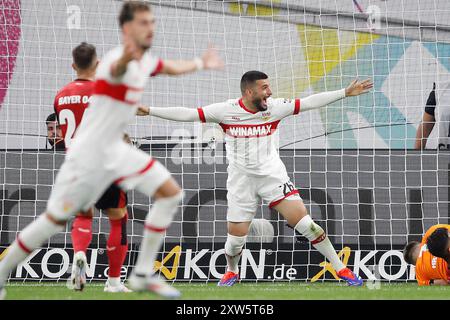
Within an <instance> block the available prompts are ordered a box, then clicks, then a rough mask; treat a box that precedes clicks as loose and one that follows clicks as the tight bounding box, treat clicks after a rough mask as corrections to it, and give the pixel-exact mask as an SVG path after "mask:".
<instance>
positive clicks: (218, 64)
mask: <svg viewBox="0 0 450 320" xmlns="http://www.w3.org/2000/svg"><path fill="white" fill-rule="evenodd" d="M202 60H203V67H204V68H205V69H216V70H221V69H223V66H224V62H223V60H222V58H221V57H220V56H219V53H218V52H217V49H216V48H214V47H213V46H211V45H210V46H209V47H208V49H207V50H206V51H205V52H204V53H203V55H202Z"/></svg>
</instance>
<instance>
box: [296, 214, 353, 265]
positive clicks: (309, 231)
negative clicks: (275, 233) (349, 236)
mask: <svg viewBox="0 0 450 320" xmlns="http://www.w3.org/2000/svg"><path fill="white" fill-rule="evenodd" d="M295 230H297V231H298V232H300V233H301V234H302V235H303V236H304V237H305V238H306V239H308V240H309V241H311V244H312V245H313V247H314V248H316V249H317V251H319V252H320V253H321V254H323V255H324V256H325V257H326V258H327V259H328V260H329V261H330V262H331V265H332V266H333V268H334V270H336V271H339V270H341V269H343V268H345V265H344V264H343V263H342V261H341V260H340V259H339V257H338V255H337V254H336V250H334V248H333V245H332V244H331V241H330V239H328V237H327V235H326V233H325V231H324V230H323V229H322V228H321V227H320V226H319V225H318V224H316V223H315V222H314V221H313V220H312V219H311V217H310V216H309V215H306V216H304V217H303V218H302V219H300V221H299V222H298V223H297V225H296V226H295Z"/></svg>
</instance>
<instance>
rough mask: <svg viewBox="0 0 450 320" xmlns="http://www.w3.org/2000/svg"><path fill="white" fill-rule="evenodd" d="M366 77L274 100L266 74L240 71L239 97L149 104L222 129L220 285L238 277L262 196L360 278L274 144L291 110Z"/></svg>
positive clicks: (361, 84)
mask: <svg viewBox="0 0 450 320" xmlns="http://www.w3.org/2000/svg"><path fill="white" fill-rule="evenodd" d="M372 86H373V83H372V82H371V81H370V80H365V81H357V80H355V81H353V82H352V83H351V84H350V85H349V86H348V87H347V88H345V89H341V90H337V91H330V92H324V93H319V94H315V95H311V96H309V97H307V98H304V99H294V100H288V99H273V98H271V95H272V91H271V89H270V84H269V80H268V76H267V75H266V74H264V73H263V72H259V71H249V72H247V73H245V74H244V75H243V76H242V79H241V92H242V97H241V98H239V99H231V100H228V101H226V102H222V103H216V104H212V105H209V106H206V107H203V108H198V109H197V110H196V109H190V108H181V107H174V108H153V107H152V108H150V109H149V113H150V115H152V116H156V117H160V118H163V119H168V120H175V121H201V122H215V123H218V124H219V125H220V126H221V127H222V129H223V131H224V132H225V142H226V152H227V159H228V161H229V168H228V180H227V189H228V194H227V199H228V212H227V222H228V237H227V241H226V243H225V254H226V257H227V272H226V273H225V275H224V276H223V278H222V279H221V280H220V282H219V285H220V286H232V285H233V284H235V283H236V281H237V280H238V279H239V271H238V262H239V259H240V255H241V253H242V248H243V247H244V244H245V242H246V237H247V234H248V229H249V226H250V222H251V220H252V219H253V217H254V215H255V213H256V209H257V206H258V205H259V202H260V199H261V198H262V199H263V200H264V201H266V202H267V203H268V204H269V207H271V208H274V209H275V210H277V211H278V212H280V213H281V215H283V217H284V218H286V220H287V222H288V223H289V225H291V226H293V227H294V228H295V230H297V231H298V232H299V233H301V234H302V235H303V236H305V237H306V238H307V239H308V240H309V241H311V244H312V245H313V246H314V247H315V248H316V249H317V250H318V251H319V252H320V253H322V254H323V255H324V256H325V257H326V258H327V259H328V260H329V261H330V262H331V264H332V265H333V268H334V269H335V270H336V271H337V274H338V276H339V277H340V278H341V279H343V280H345V281H347V283H348V284H349V285H353V286H360V285H362V280H361V278H360V277H358V276H356V275H355V274H354V273H353V272H352V271H351V270H350V269H348V268H346V266H345V265H344V264H343V263H342V261H341V260H340V259H339V257H338V256H337V254H336V251H335V250H334V248H333V245H332V243H331V242H330V240H329V239H328V237H327V235H326V234H325V231H324V230H323V229H322V228H321V227H320V226H319V225H318V224H316V223H315V222H314V221H313V220H312V219H311V217H310V216H309V215H308V214H307V210H306V207H305V205H304V204H303V201H302V199H301V198H300V196H299V192H298V190H297V189H296V188H295V186H294V185H293V184H292V182H291V181H290V179H289V176H288V174H287V172H286V167H285V166H284V164H283V162H282V161H281V159H280V157H279V155H278V150H277V147H276V139H275V138H274V133H275V132H276V130H277V127H278V125H279V122H280V121H281V120H282V119H283V118H285V117H287V116H290V115H296V114H299V113H300V111H302V112H304V111H308V110H312V109H315V108H320V107H323V106H326V105H327V104H330V103H332V102H335V101H337V100H339V99H342V98H344V97H348V96H357V95H360V94H363V93H366V92H368V91H369V90H370V89H371V88H372Z"/></svg>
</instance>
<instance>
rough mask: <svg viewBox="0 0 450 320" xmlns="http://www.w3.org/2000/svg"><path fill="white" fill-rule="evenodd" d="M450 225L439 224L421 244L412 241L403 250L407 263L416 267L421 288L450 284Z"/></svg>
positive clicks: (425, 236) (429, 230)
mask: <svg viewBox="0 0 450 320" xmlns="http://www.w3.org/2000/svg"><path fill="white" fill-rule="evenodd" d="M449 232H450V225H448V224H437V225H434V226H432V227H431V228H430V229H428V230H427V232H426V233H425V235H424V236H423V238H422V241H421V242H417V241H411V242H409V243H408V244H407V245H406V247H405V249H404V250H403V257H404V259H405V261H406V262H407V263H409V264H412V265H414V266H415V267H416V279H417V283H418V285H419V286H429V285H449V284H450V269H449V263H450V240H449V239H450V238H449V236H448V233H449Z"/></svg>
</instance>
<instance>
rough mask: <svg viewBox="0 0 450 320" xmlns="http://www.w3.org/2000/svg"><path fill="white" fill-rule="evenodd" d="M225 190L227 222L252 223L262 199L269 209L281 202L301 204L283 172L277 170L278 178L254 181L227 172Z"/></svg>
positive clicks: (250, 177) (233, 170) (234, 170)
mask: <svg viewBox="0 0 450 320" xmlns="http://www.w3.org/2000/svg"><path fill="white" fill-rule="evenodd" d="M227 189H228V193H227V200H228V211H227V221H229V222H246V221H252V220H253V218H254V216H255V213H256V210H257V208H258V206H259V205H260V204H261V199H262V200H263V201H264V202H265V203H268V204H269V207H270V208H272V207H274V206H276V205H277V204H278V203H280V202H281V201H282V200H284V199H287V200H302V199H301V197H300V195H299V193H298V190H297V189H295V186H294V184H293V183H292V182H291V179H290V178H289V176H288V175H287V173H286V170H280V172H279V173H278V174H273V175H269V176H263V177H255V176H250V175H246V174H245V173H243V172H242V171H240V170H237V169H234V168H230V169H229V170H228V180H227Z"/></svg>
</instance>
